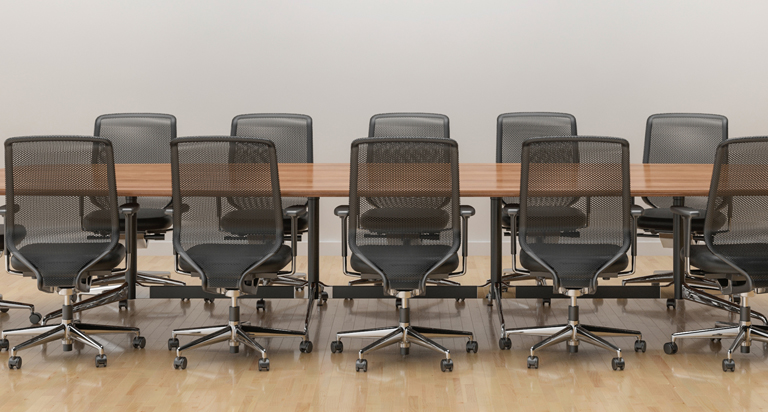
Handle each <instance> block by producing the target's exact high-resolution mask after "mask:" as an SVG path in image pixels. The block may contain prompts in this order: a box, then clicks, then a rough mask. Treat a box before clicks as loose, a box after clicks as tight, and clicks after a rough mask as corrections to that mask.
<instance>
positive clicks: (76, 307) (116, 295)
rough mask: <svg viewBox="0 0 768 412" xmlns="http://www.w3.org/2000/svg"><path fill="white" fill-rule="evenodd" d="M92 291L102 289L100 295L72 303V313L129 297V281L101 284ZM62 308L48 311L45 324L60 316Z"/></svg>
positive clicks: (44, 320)
mask: <svg viewBox="0 0 768 412" xmlns="http://www.w3.org/2000/svg"><path fill="white" fill-rule="evenodd" d="M91 290H92V291H100V292H101V293H100V294H99V295H96V296H94V297H92V298H88V299H85V300H81V301H79V302H77V303H75V304H73V305H72V313H78V312H82V311H84V310H88V309H93V308H97V307H99V306H104V305H107V304H110V303H113V302H120V301H124V300H126V299H128V283H125V282H123V284H122V285H117V286H115V285H111V286H101V287H98V288H91ZM61 314H62V309H58V310H55V311H53V312H51V313H48V314H47V315H45V317H43V325H45V324H46V323H48V321H50V320H51V319H56V318H60V317H61Z"/></svg>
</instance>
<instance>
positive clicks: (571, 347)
mask: <svg viewBox="0 0 768 412" xmlns="http://www.w3.org/2000/svg"><path fill="white" fill-rule="evenodd" d="M565 346H567V347H568V353H579V345H568V344H566V345H565Z"/></svg>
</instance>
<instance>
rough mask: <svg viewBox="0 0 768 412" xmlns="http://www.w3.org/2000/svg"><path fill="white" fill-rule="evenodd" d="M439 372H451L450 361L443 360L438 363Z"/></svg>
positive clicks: (451, 365)
mask: <svg viewBox="0 0 768 412" xmlns="http://www.w3.org/2000/svg"><path fill="white" fill-rule="evenodd" d="M440 370H441V371H443V372H446V371H447V372H453V361H452V360H451V359H443V360H441V361H440Z"/></svg>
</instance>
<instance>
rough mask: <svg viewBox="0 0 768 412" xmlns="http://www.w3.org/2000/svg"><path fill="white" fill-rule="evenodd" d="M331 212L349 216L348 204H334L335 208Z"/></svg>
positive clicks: (340, 215)
mask: <svg viewBox="0 0 768 412" xmlns="http://www.w3.org/2000/svg"><path fill="white" fill-rule="evenodd" d="M333 214H334V215H336V216H338V217H342V218H343V217H347V216H349V205H341V206H336V209H333Z"/></svg>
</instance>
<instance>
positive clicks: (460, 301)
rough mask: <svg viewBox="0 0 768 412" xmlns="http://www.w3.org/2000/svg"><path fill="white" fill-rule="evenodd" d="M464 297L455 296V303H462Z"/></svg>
mask: <svg viewBox="0 0 768 412" xmlns="http://www.w3.org/2000/svg"><path fill="white" fill-rule="evenodd" d="M464 301H465V299H464V298H456V303H464Z"/></svg>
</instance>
